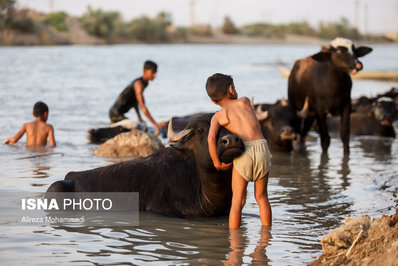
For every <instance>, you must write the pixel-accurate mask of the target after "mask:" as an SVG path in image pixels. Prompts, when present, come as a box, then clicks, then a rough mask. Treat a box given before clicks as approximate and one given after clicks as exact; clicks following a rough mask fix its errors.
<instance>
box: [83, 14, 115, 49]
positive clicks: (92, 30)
mask: <svg viewBox="0 0 398 266" xmlns="http://www.w3.org/2000/svg"><path fill="white" fill-rule="evenodd" d="M118 18H119V13H118V12H104V11H102V10H101V9H97V10H93V9H92V8H91V7H88V9H87V12H86V13H85V14H84V15H83V16H82V17H81V18H80V24H81V26H82V27H83V29H85V30H86V31H87V32H88V33H89V34H91V35H94V36H97V37H100V38H104V39H106V40H107V42H112V39H113V35H114V32H115V26H116V21H117V20H118Z"/></svg>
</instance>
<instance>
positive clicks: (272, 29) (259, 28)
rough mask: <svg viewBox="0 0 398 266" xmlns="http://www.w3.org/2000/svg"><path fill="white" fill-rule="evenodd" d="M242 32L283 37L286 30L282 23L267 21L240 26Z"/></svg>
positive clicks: (250, 34) (260, 35)
mask: <svg viewBox="0 0 398 266" xmlns="http://www.w3.org/2000/svg"><path fill="white" fill-rule="evenodd" d="M242 32H243V33H245V34H247V35H249V36H259V37H266V38H272V37H276V38H283V37H284V35H285V33H286V30H285V26H284V25H272V24H267V23H255V24H250V25H246V26H244V27H243V28H242Z"/></svg>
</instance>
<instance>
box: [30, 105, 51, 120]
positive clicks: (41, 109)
mask: <svg viewBox="0 0 398 266" xmlns="http://www.w3.org/2000/svg"><path fill="white" fill-rule="evenodd" d="M45 112H48V106H47V104H45V103H43V102H37V103H35V105H33V115H34V116H35V117H40V118H43V116H44V113H45Z"/></svg>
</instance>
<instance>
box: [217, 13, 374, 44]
mask: <svg viewBox="0 0 398 266" xmlns="http://www.w3.org/2000/svg"><path fill="white" fill-rule="evenodd" d="M221 30H222V32H223V33H225V34H245V35H248V36H256V37H265V38H284V37H285V36H286V35H288V34H295V35H303V36H311V37H318V38H322V39H333V38H335V37H336V36H340V37H345V38H349V39H352V40H362V39H372V40H377V39H378V38H381V37H379V36H373V35H363V34H361V33H360V32H359V31H358V29H357V28H355V27H353V26H351V25H350V23H349V21H348V19H347V18H341V19H340V21H338V22H327V23H325V22H321V23H320V24H319V28H318V29H315V28H313V27H311V26H310V25H309V24H308V22H306V21H302V22H291V23H288V24H269V23H254V24H249V25H245V26H243V27H241V28H240V29H238V28H237V27H236V26H235V24H234V23H233V22H232V20H231V19H230V18H229V17H225V19H224V24H223V26H222V28H221Z"/></svg>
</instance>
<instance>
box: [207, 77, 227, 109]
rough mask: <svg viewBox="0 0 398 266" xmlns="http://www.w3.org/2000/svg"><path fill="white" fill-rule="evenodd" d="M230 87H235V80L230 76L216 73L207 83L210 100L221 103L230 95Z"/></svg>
mask: <svg viewBox="0 0 398 266" xmlns="http://www.w3.org/2000/svg"><path fill="white" fill-rule="evenodd" d="M229 85H232V86H233V85H234V80H233V79H232V77H231V76H229V75H224V74H221V73H216V74H213V75H211V76H210V77H209V78H208V79H207V82H206V91H207V95H209V97H210V99H212V100H213V101H215V102H219V101H221V100H222V99H223V98H224V97H225V96H226V95H227V93H228V88H229Z"/></svg>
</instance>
